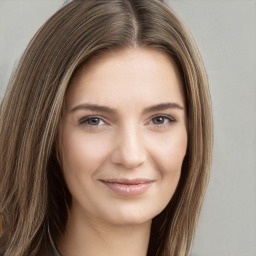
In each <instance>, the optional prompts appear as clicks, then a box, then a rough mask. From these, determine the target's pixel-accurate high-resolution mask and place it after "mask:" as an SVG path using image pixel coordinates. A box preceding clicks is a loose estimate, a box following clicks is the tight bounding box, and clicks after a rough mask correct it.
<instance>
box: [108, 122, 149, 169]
mask: <svg viewBox="0 0 256 256" xmlns="http://www.w3.org/2000/svg"><path fill="white" fill-rule="evenodd" d="M117 136H118V138H117V143H116V145H115V148H114V150H113V152H112V156H111V160H112V162H113V163H115V164H121V165H123V166H125V167H126V168H129V169H130V168H135V167H137V166H139V165H141V164H142V163H144V162H145V160H146V151H145V148H144V143H143V138H142V134H141V131H140V129H139V127H137V126H136V125H131V124H130V125H126V126H124V127H122V128H120V130H119V133H118V135H117Z"/></svg>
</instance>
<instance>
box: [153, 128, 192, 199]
mask: <svg viewBox="0 0 256 256" xmlns="http://www.w3.org/2000/svg"><path fill="white" fill-rule="evenodd" d="M155 145H158V146H157V148H156V149H155V150H154V153H152V155H153V158H154V162H155V164H156V168H157V170H158V173H159V175H160V181H161V186H162V189H163V190H165V192H166V195H167V194H168V196H169V199H170V197H171V196H172V194H173V193H174V191H175V189H176V187H177V184H178V182H179V178H180V173H181V167H182V163H183V160H184V157H185V154H186V150H187V132H186V130H185V129H183V130H182V129H181V130H179V132H178V133H175V134H173V136H171V135H169V136H168V135H167V136H166V138H164V139H163V140H162V141H161V143H158V144H155Z"/></svg>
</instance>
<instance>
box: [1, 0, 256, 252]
mask: <svg viewBox="0 0 256 256" xmlns="http://www.w3.org/2000/svg"><path fill="white" fill-rule="evenodd" d="M63 3H64V0H41V1H40V0H0V98H1V97H2V96H3V94H4V90H5V87H6V85H7V82H8V79H9V76H10V74H11V72H12V70H13V68H14V66H15V65H16V64H17V61H18V59H19V57H20V55H21V53H22V52H23V50H24V48H25V46H26V44H27V43H28V42H29V39H30V38H31V37H32V36H33V34H34V33H35V32H36V30H37V29H38V28H39V27H40V26H41V25H42V24H43V22H44V21H45V20H46V19H47V18H48V17H49V16H50V15H52V14H53V13H54V12H55V11H56V10H57V9H58V8H60V7H61V5H62V4H63ZM168 4H169V5H170V6H171V7H172V8H173V9H174V10H175V11H176V12H177V13H178V15H179V16H180V17H181V18H182V19H183V20H184V22H185V23H186V24H187V26H188V27H189V29H190V30H191V32H192V34H193V36H194V37H195V39H196V41H197V43H198V46H199V49H200V50H201V53H202V55H203V59H204V62H205V65H206V68H207V71H208V75H209V81H210V87H211V94H212V100H213V112H214V122H215V129H214V132H215V148H214V160H213V168H212V174H211V181H210V184H209V189H208V192H207V195H206V199H205V202H204V205H203V210H202V214H201V218H200V222H199V226H198V230H197V233H196V238H195V242H194V245H193V249H192V253H191V255H192V256H256V114H255V110H256V100H255V97H256V1H255V0H240V1H238V0H169V1H168Z"/></svg>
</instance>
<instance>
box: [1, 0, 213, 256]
mask: <svg viewBox="0 0 256 256" xmlns="http://www.w3.org/2000/svg"><path fill="white" fill-rule="evenodd" d="M126 47H151V48H154V49H157V50H160V51H163V52H165V53H166V54H168V55H169V56H170V57H171V58H172V59H173V60H174V62H175V63H176V65H177V67H178V68H179V71H180V74H181V77H182V78H183V85H184V93H185V98H186V105H187V119H188V148H187V154H186V156H185V159H184V162H183V166H182V173H181V178H180V181H179V184H178V187H177V189H176V192H175V194H174V196H173V198H172V199H171V201H170V202H169V204H168V205H167V207H166V208H165V209H164V211H163V212H162V213H161V214H159V215H158V216H156V217H155V218H154V219H153V222H152V229H151V236H150V243H149V249H148V255H150V256H151V255H152V256H153V255H154V256H155V255H158V256H170V255H172V256H186V255H188V253H189V250H190V247H191V243H192V240H193V236H194V232H195V228H196V225H197V221H198V217H199V212H200V208H201V205H202V201H203V198H204V194H205V190H206V187H207V183H208V178H209V168H210V164H211V152H212V113H211V100H210V94H209V89H208V82H207V76H206V72H205V69H204V65H203V62H202V60H201V57H200V54H199V52H198V50H197V47H196V45H195V43H194V40H193V38H192V37H191V35H190V34H189V32H188V30H187V29H186V27H185V26H184V25H183V23H182V22H181V21H180V19H179V18H178V17H177V16H176V14H174V12H173V11H172V10H171V9H170V8H169V7H167V5H165V4H164V3H163V2H162V1H159V0H108V1H106V0H86V1H82V0H74V1H72V2H71V3H69V4H67V5H65V6H64V7H63V8H61V9H60V10H59V11H58V12H57V13H56V14H54V15H53V16H52V17H51V18H50V19H49V20H48V21H47V22H46V23H45V24H44V25H43V26H42V27H41V28H40V29H39V31H38V32H37V33H36V35H35V36H34V37H33V39H32V40H31V42H30V43H29V45H28V47H27V49H26V51H25V52H24V54H23V56H22V58H21V60H20V63H19V65H18V67H17V69H16V71H15V73H14V74H13V76H12V78H11V80H10V82H9V85H8V88H7V92H6V95H5V97H4V99H3V101H2V103H1V109H0V137H1V140H0V195H1V196H0V214H1V215H0V216H3V219H4V223H5V225H4V228H5V234H4V235H3V237H2V238H1V239H0V254H1V255H4V256H10V255H12V256H25V255H32V256H33V255H37V253H38V250H39V248H40V247H41V246H42V244H43V243H45V241H47V236H48V235H47V230H48V228H49V229H50V231H51V233H52V234H53V237H54V238H57V237H58V236H59V235H60V234H62V233H63V231H64V229H65V224H66V221H67V217H68V209H69V206H70V202H71V196H70V193H69V191H68V189H67V187H66V185H65V182H64V179H63V177H62V174H61V170H60V169H61V167H60V164H59V161H58V154H57V153H56V152H57V151H58V149H57V148H56V141H57V136H58V134H57V131H58V125H59V120H60V117H61V113H62V109H63V103H64V98H65V92H66V89H67V87H68V85H69V82H70V80H71V78H72V76H73V75H74V74H75V72H76V71H77V70H78V69H79V68H80V67H81V66H82V65H84V64H85V63H86V62H87V61H88V60H89V59H91V58H93V57H95V56H97V55H99V54H104V53H106V52H108V51H115V50H120V49H123V48H126Z"/></svg>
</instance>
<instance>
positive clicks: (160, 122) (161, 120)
mask: <svg viewBox="0 0 256 256" xmlns="http://www.w3.org/2000/svg"><path fill="white" fill-rule="evenodd" d="M151 122H152V124H154V125H157V126H165V125H167V124H168V123H173V122H175V119H174V118H173V117H171V116H156V117H154V118H152V120H151Z"/></svg>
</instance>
